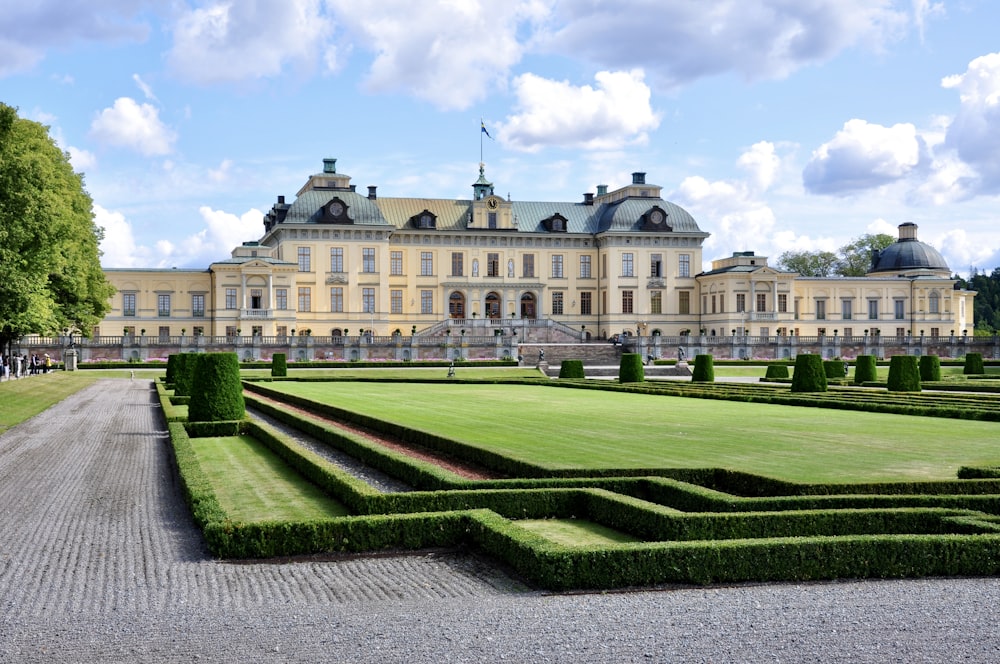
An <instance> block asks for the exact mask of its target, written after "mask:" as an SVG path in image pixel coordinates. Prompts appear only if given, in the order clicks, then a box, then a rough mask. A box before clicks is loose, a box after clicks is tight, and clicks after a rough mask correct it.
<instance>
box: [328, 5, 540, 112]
mask: <svg viewBox="0 0 1000 664" xmlns="http://www.w3.org/2000/svg"><path fill="white" fill-rule="evenodd" d="M330 5H331V6H332V7H333V8H335V12H336V17H337V21H338V24H339V25H340V26H341V27H343V28H344V29H345V36H344V39H345V40H347V41H348V43H349V44H350V45H351V46H353V47H356V48H355V50H361V49H363V50H366V51H370V52H374V53H375V59H374V61H373V62H372V65H371V69H370V71H369V74H368V79H367V81H366V87H367V88H368V89H369V90H370V91H373V92H396V91H403V92H406V93H407V94H410V95H413V96H415V97H417V98H419V99H422V100H424V101H427V102H430V103H432V104H434V105H435V106H437V107H439V108H442V109H449V110H456V109H465V108H469V107H470V106H471V105H472V104H475V103H476V102H478V101H480V100H482V99H483V98H485V97H486V95H487V93H488V92H490V91H492V90H494V89H496V88H502V87H503V86H504V85H505V84H506V80H507V74H508V71H509V69H510V68H511V67H512V66H513V65H514V64H515V63H517V62H518V61H519V60H520V59H521V56H522V54H523V51H524V46H523V45H522V44H521V43H520V42H519V38H518V28H519V26H520V25H521V24H522V22H523V21H526V20H534V19H536V18H538V17H539V16H540V15H543V14H544V13H545V8H544V4H543V3H541V2H538V1H537V0H517V1H510V2H490V1H488V0H465V1H462V2H458V1H456V0H427V1H425V2H422V3H420V5H419V7H420V8H419V10H418V11H414V9H413V7H414V5H413V3H412V2H410V1H409V0H382V1H381V2H378V3H360V2H355V1H354V0H331V2H330Z"/></svg>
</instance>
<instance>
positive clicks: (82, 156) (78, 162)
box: [66, 145, 97, 173]
mask: <svg viewBox="0 0 1000 664" xmlns="http://www.w3.org/2000/svg"><path fill="white" fill-rule="evenodd" d="M66 152H68V153H69V163H70V164H72V165H73V170H74V171H76V172H77V173H86V172H87V171H89V170H91V169H93V168H96V167H97V157H96V156H95V155H94V153H93V152H89V151H87V150H83V149H81V148H75V147H73V146H72V145H71V146H69V147H68V148H66Z"/></svg>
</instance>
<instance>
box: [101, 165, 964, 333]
mask: <svg viewBox="0 0 1000 664" xmlns="http://www.w3.org/2000/svg"><path fill="white" fill-rule="evenodd" d="M661 193H662V192H661V187H660V186H658V185H654V184H649V183H647V182H646V174H645V173H633V174H632V182H631V183H629V184H627V185H625V186H622V187H619V188H617V189H614V190H611V191H609V190H608V187H607V186H606V185H598V186H597V188H596V192H594V193H587V194H584V195H583V196H582V198H581V200H578V201H571V202H555V201H517V200H511V199H509V198H504V197H502V196H498V195H496V193H495V192H494V186H493V183H491V182H489V181H488V180H487V179H486V176H485V173H484V167H483V165H482V164H481V165H480V168H479V178H478V180H476V181H475V182H474V183H473V184H472V196H471V198H469V199H459V200H451V199H441V198H390V197H381V196H379V195H378V194H377V191H376V187H374V186H370V187H368V188H367V192H366V193H358V192H357V191H356V186H355V185H353V184H351V177H350V176H348V175H345V174H342V173H338V172H337V167H336V160H335V159H325V160H323V170H322V171H321V172H320V173H317V174H315V175H312V176H310V177H309V178H308V180H307V181H306V183H305V184H304V185H303V186H302V188H301V189H300V190H299V191H298V193H297V194H296V196H295V199H294V200H293V201H292V202H291V203H288V202H286V201H285V197H284V196H278V198H277V202H276V203H275V204H274V205H273V206H272V208H271V210H270V211H269V212H268V213H267V215H266V216H265V217H264V220H263V222H264V228H263V235H262V236H261V237H260V238H259V239H257V240H254V241H250V242H245V243H243V245H241V246H239V247H236V248H235V249H234V250H233V252H232V255H231V256H230V257H229V258H226V259H224V260H220V261H217V262H214V263H212V264H211V265H209V266H208V267H207V268H204V269H168V270H160V269H157V270H153V269H106V270H105V272H106V274H107V277H108V280H109V281H110V282H111V283H112V284H113V285H114V286H115V288H116V294H115V295H114V296H113V298H112V309H111V311H110V312H109V313H108V315H107V316H106V317H105V319H104V320H103V322H102V323H101V325H100V326H99V328H98V329H96V330H94V332H95V336H97V337H101V336H107V337H111V336H119V337H120V336H122V335H125V336H137V335H142V336H146V335H149V336H151V337H154V338H160V339H165V338H174V337H184V336H185V335H187V336H191V337H194V336H206V337H214V338H233V337H236V338H243V337H256V338H261V339H264V338H285V337H294V336H302V335H308V336H315V337H341V336H344V337H351V336H359V335H372V336H373V337H384V336H392V335H407V336H410V335H436V334H441V335H443V334H445V333H450V332H452V331H455V333H456V334H457V330H458V329H459V328H461V329H462V330H463V333H464V331H465V330H466V329H468V330H469V331H470V332H472V331H474V330H476V329H480V330H481V331H482V332H481V333H486V332H487V331H489V330H491V329H492V332H490V333H493V332H496V330H497V329H504V328H506V329H507V330H508V333H509V331H510V330H517V329H521V330H523V331H524V332H522V334H524V333H525V332H526V331H528V330H529V329H530V328H531V327H532V326H537V325H543V324H544V325H546V326H549V327H550V328H551V329H555V330H559V331H561V333H562V334H563V336H564V337H565V338H566V339H567V340H569V339H573V340H587V339H591V338H608V337H611V336H613V335H616V334H617V335H639V336H643V337H645V336H662V337H682V336H690V337H699V338H700V337H708V338H711V337H723V336H740V337H747V338H753V339H757V338H761V339H766V338H769V337H780V336H801V337H813V336H824V335H834V334H836V335H839V336H846V337H852V336H853V337H860V336H863V335H864V336H868V335H881V336H883V337H889V336H893V337H903V336H910V335H918V334H926V335H928V336H931V335H934V336H938V335H941V336H944V335H959V336H961V335H963V334H964V333H967V332H968V331H969V330H971V329H972V326H973V321H972V298H973V297H974V295H975V293H974V292H970V291H963V290H956V286H955V280H954V279H953V278H952V277H951V271H950V270H949V268H948V266H947V265H946V264H945V263H944V260H943V259H942V258H941V255H940V254H939V253H938V252H937V251H936V250H934V249H933V248H932V247H930V246H928V245H926V244H924V243H922V242H920V241H919V240H917V237H916V226H915V225H913V224H903V225H901V226H900V237H899V241H898V242H896V243H895V244H894V245H892V246H891V247H889V248H888V249H886V250H884V251H883V252H882V254H881V255H879V256H875V257H874V260H873V266H872V272H871V273H870V274H869V275H867V276H865V277H860V278H804V277H801V276H799V275H797V274H795V273H791V272H783V271H780V270H776V269H774V268H771V267H769V266H768V265H767V258H766V257H762V256H756V255H754V254H753V252H739V253H737V254H734V255H733V256H732V257H729V258H725V259H722V260H717V261H715V262H714V263H713V265H712V269H711V270H709V271H702V270H701V265H702V251H703V249H702V245H703V243H704V241H705V239H706V238H707V237H708V236H709V234H708V233H707V232H705V231H703V230H702V229H701V228H700V227H699V225H698V223H697V222H696V221H695V220H694V218H693V217H692V216H691V215H690V214H689V213H688V212H687V211H686V210H684V209H683V208H681V207H679V206H677V205H675V204H673V203H671V202H669V201H666V200H664V199H663V198H662V196H661ZM494 328H495V329H494ZM521 338H524V339H526V338H528V337H527V336H523V337H521Z"/></svg>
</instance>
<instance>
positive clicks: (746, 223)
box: [669, 175, 775, 269]
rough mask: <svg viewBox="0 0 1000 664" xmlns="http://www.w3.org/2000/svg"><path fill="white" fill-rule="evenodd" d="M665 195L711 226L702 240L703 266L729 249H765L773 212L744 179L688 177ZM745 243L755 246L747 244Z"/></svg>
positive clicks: (771, 226)
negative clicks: (756, 195)
mask: <svg viewBox="0 0 1000 664" xmlns="http://www.w3.org/2000/svg"><path fill="white" fill-rule="evenodd" d="M669 198H670V199H671V200H675V201H676V202H677V203H679V204H680V205H682V206H683V207H684V208H685V209H687V210H688V212H690V213H691V214H692V215H694V218H695V219H700V220H701V223H702V224H706V225H708V226H710V227H711V229H712V235H711V237H709V238H708V240H706V241H705V252H704V258H705V269H710V267H709V266H710V261H711V260H713V259H717V258H722V257H724V256H727V255H731V253H732V252H733V251H757V252H760V251H762V250H763V251H766V250H767V248H766V247H763V246H761V245H764V244H765V238H768V237H770V236H771V235H772V231H773V229H774V225H775V217H774V211H773V210H772V209H771V207H770V206H769V205H767V203H765V202H764V201H761V200H759V199H757V198H755V197H754V195H753V192H752V190H751V188H750V187H748V186H747V184H746V183H745V182H741V181H738V180H715V181H709V180H707V179H705V178H703V177H701V176H700V175H695V176H690V177H687V178H684V180H683V181H682V182H681V184H680V187H679V188H678V189H677V191H675V192H674V193H673V194H672V195H671V196H670V197H669ZM747 242H752V243H754V244H755V245H756V246H753V245H751V246H747Z"/></svg>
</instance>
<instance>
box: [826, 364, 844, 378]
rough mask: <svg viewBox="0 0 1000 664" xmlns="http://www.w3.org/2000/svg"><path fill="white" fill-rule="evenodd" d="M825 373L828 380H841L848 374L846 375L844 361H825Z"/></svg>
mask: <svg viewBox="0 0 1000 664" xmlns="http://www.w3.org/2000/svg"><path fill="white" fill-rule="evenodd" d="M823 373H825V374H826V379H827V380H830V379H831V378H833V379H840V378H843V377H844V376H845V375H846V374H845V373H844V361H843V360H823Z"/></svg>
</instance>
